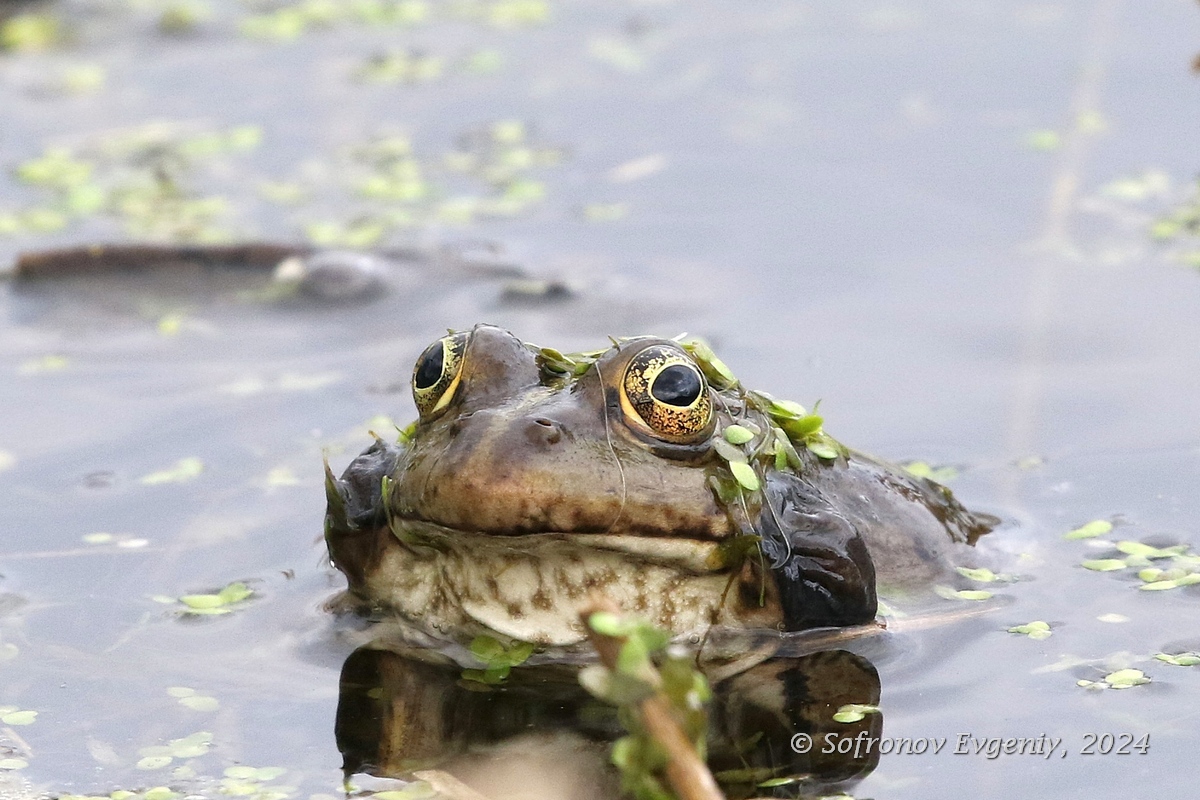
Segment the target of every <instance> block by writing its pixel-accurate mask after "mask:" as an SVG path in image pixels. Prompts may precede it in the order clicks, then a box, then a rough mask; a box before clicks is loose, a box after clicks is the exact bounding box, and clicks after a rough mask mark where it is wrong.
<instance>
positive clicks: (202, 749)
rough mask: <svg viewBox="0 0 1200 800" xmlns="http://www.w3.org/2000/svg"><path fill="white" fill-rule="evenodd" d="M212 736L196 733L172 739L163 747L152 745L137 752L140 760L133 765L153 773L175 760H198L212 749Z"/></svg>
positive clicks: (201, 732)
mask: <svg viewBox="0 0 1200 800" xmlns="http://www.w3.org/2000/svg"><path fill="white" fill-rule="evenodd" d="M212 741H213V735H212V734H211V733H209V732H208V731H197V732H196V733H193V734H191V735H190V736H185V737H183V738H180V739H172V740H171V741H170V742H169V743H168V744H165V745H153V746H150V747H143V748H142V749H140V750H138V755H139V756H141V759H140V760H139V761H138V762H137V764H136V765H135V766H136V767H137V768H138V769H141V770H147V771H153V770H159V769H163V768H165V767H167V766H170V765H171V763H173V762H174V761H175V759H181V760H182V759H189V758H199V757H200V756H203V755H207V753H208V751H209V748H210V747H212Z"/></svg>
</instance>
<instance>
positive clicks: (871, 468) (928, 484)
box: [810, 451, 999, 594]
mask: <svg viewBox="0 0 1200 800" xmlns="http://www.w3.org/2000/svg"><path fill="white" fill-rule="evenodd" d="M810 480H812V482H813V484H814V485H815V486H816V487H817V489H818V490H819V491H820V492H821V493H822V494H824V495H825V496H827V497H831V498H836V506H837V508H838V510H839V512H840V513H842V514H843V515H844V516H845V517H846V519H847V520H848V521H849V522H850V523H851V524H853V525H854V526H855V527H856V528H858V530H859V532H860V534H861V535H862V536H863V538H864V539H865V540H866V543H867V548H868V550H869V551H870V553H871V560H872V562H873V563H874V566H875V578H876V583H877V585H878V588H879V590H880V592H881V593H883V594H889V593H894V592H908V591H912V590H915V589H920V588H928V587H929V586H931V585H932V584H934V583H936V582H937V581H938V580H939V579H942V578H944V577H945V576H947V575H949V574H952V573H953V570H954V568H955V567H956V566H962V565H964V564H965V563H966V562H967V561H969V560H970V559H971V557H972V552H973V551H972V549H971V548H970V547H969V546H970V545H973V544H974V543H975V541H976V540H977V539H978V538H979V537H980V536H982V535H983V534H985V533H987V532H989V531H990V530H992V528H994V527H995V526H996V525H997V524H998V523H999V520H998V519H997V518H996V517H993V516H991V515H989V514H981V513H977V512H973V511H969V510H968V509H966V508H965V507H964V506H963V505H962V504H961V503H959V502H958V500H957V499H955V497H954V495H953V494H952V493H951V492H950V490H949V489H947V488H946V487H945V486H942V485H941V484H939V483H936V482H934V481H931V480H929V479H927V478H922V477H918V476H916V475H912V474H910V473H909V472H908V471H906V470H905V469H903V468H902V467H900V466H897V465H895V464H889V463H887V462H884V461H881V460H878V459H874V458H872V457H870V456H867V455H864V454H862V453H858V452H854V451H850V453H849V455H848V456H847V457H846V459H845V460H844V461H842V460H841V459H839V463H837V464H835V465H831V466H828V467H825V468H822V469H819V470H818V471H817V474H816V475H813V476H811V477H810Z"/></svg>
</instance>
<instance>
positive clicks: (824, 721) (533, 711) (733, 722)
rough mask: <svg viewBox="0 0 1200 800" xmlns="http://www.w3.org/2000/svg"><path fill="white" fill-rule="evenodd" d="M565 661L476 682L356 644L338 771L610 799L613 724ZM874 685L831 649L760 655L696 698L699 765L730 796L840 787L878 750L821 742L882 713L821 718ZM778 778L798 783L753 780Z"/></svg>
mask: <svg viewBox="0 0 1200 800" xmlns="http://www.w3.org/2000/svg"><path fill="white" fill-rule="evenodd" d="M426 658H427V657H426ZM576 670H577V668H575V667H566V666H561V667H558V666H555V667H551V666H545V667H526V668H518V669H514V670H513V671H512V673H511V675H510V676H509V678H508V680H507V681H505V683H504V684H503V685H501V686H483V685H482V684H478V683H475V682H471V681H464V680H462V678H461V670H460V669H458V668H456V667H448V666H446V665H443V664H435V663H430V661H429V660H423V658H422V656H421V654H419V653H409V654H399V653H396V652H392V651H388V650H378V649H371V648H370V647H366V648H362V649H359V650H357V651H355V652H354V653H353V654H351V655H350V657H349V658H348V659H347V660H346V663H345V665H344V666H343V667H342V676H341V690H340V699H339V702H338V711H337V722H336V736H337V744H338V748H339V749H340V750H341V752H342V755H343V757H344V768H345V770H346V772H347V774H348V775H350V774H355V773H368V774H372V775H376V776H389V777H404V776H407V775H408V774H410V773H411V772H412V771H414V770H420V769H427V768H431V767H437V768H438V769H442V770H445V771H447V772H449V773H450V774H452V775H454V776H455V777H457V778H459V779H460V780H462V781H464V782H465V783H466V784H468V785H469V786H471V787H473V788H474V789H476V790H478V791H479V792H481V793H482V794H484V795H485V796H487V797H489V798H496V799H497V800H499V798H502V797H540V796H545V797H572V798H584V797H596V798H611V797H617V796H619V794H620V789H619V783H620V778H619V776H618V774H617V772H616V770H615V768H613V767H611V766H609V762H608V753H609V748H610V746H611V743H612V742H613V741H615V740H616V739H617V738H619V737H620V736H622V735H623V734H624V733H625V731H624V729H623V728H622V726H621V724H620V722H619V721H618V719H617V713H616V710H615V709H614V708H613V707H611V706H609V705H607V704H605V703H603V702H602V701H599V700H596V699H594V698H592V697H591V696H590V695H589V694H587V692H585V691H584V690H583V689H581V688H580V686H579V684H578V683H577V681H576ZM879 692H880V688H879V673H878V672H877V671H876V669H875V667H874V666H873V665H872V664H871V662H869V661H867V660H866V659H865V658H863V657H862V656H859V655H856V654H853V653H850V652H847V651H845V650H826V651H822V652H818V653H813V654H810V655H806V656H802V657H798V658H780V659H774V660H771V661H767V662H764V663H761V664H758V665H756V666H754V667H752V668H750V669H749V670H746V671H745V672H742V673H740V674H737V675H734V676H732V677H728V678H725V679H724V680H720V681H718V682H716V684H715V685H714V686H713V700H712V703H711V705H710V708H709V736H708V749H709V753H708V763H709V766H710V768H711V769H712V771H713V772H714V774H716V775H717V777H718V780H719V781H720V782H721V784H722V787H723V788H724V789H725V791H726V793H727V795H728V796H729V797H731V798H736V797H752V796H755V797H765V796H777V797H796V796H798V795H800V796H804V795H810V794H827V793H830V792H832V791H837V790H840V789H847V788H849V787H850V786H851V785H852V784H854V783H855V782H857V781H858V780H859V779H861V778H862V777H864V776H865V775H867V774H869V773H870V772H871V771H872V770H873V769H874V768H875V767H876V765H877V763H878V759H879V755H878V751H877V749H876V748H871V750H870V752H867V750H866V748H861V747H860V748H858V752H855V748H853V747H848V746H847V745H843V748H842V749H843V750H844V751H845V752H838V749H837V747H836V746H835V745H836V744H837V743H839V742H846V743H849V742H850V741H851V740H853V739H855V738H856V737H860V734H861V735H862V736H863V737H872V738H876V737H879V736H880V735H881V731H882V728H883V719H882V715H881V714H879V713H868V714H866V715H865V716H864V717H863V718H862V719H861V720H859V721H856V722H849V723H842V722H836V721H834V719H833V716H834V714H835V713H836V712H837V711H838V709H839V708H840V707H842V706H844V705H848V704H860V705H871V706H874V705H877V704H878V702H879ZM798 734H807V736H808V737H811V738H810V739H809V740H807V741H811V743H812V746H811V747H810V748H808V749H807V752H803V753H801V752H797V750H798V749H805V748H804V746H803V742H804V741H806V740H805V739H804V737H802V736H800V737H798V736H797V735H798ZM794 737H795V740H796V741H797V742H798V743H799V744H800V746H799V747H795V746H793V741H794ZM789 776H794V777H797V778H799V779H800V780H799V781H796V782H791V783H789V784H787V785H784V786H779V787H772V788H767V787H759V786H758V784H759V783H760V782H762V781H765V780H769V779H771V778H783V777H789Z"/></svg>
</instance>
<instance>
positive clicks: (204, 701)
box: [167, 686, 221, 711]
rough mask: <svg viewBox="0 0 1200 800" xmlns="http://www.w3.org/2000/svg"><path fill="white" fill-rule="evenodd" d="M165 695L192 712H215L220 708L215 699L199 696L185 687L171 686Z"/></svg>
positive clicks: (193, 690)
mask: <svg viewBox="0 0 1200 800" xmlns="http://www.w3.org/2000/svg"><path fill="white" fill-rule="evenodd" d="M167 694H169V695H171V697H174V698H176V699H177V700H178V701H179V704H180V705H181V706H184V707H185V708H190V709H191V710H192V711H216V710H217V709H218V708H220V707H221V704H220V703H219V702H218V701H217V698H215V697H211V696H209V695H204V694H200V693H198V692H197V691H196V690H195V689H192V688H190V687H187V686H172V687H170V688H169V689H167Z"/></svg>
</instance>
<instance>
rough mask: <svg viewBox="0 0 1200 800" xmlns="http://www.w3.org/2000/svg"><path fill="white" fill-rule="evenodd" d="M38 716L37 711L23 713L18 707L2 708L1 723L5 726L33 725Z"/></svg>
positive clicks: (0, 707)
mask: <svg viewBox="0 0 1200 800" xmlns="http://www.w3.org/2000/svg"><path fill="white" fill-rule="evenodd" d="M37 715H38V712H36V711H22V710H21V709H19V708H17V707H16V706H0V722H3V723H4V724H5V725H13V726H18V725H32V724H33V723H34V722H36V721H37Z"/></svg>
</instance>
